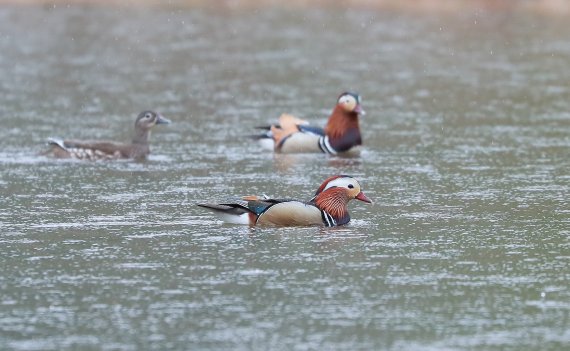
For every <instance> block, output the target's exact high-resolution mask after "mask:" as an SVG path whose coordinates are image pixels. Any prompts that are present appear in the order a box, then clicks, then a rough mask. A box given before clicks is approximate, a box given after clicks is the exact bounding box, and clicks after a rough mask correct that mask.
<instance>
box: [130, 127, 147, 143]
mask: <svg viewBox="0 0 570 351" xmlns="http://www.w3.org/2000/svg"><path fill="white" fill-rule="evenodd" d="M149 139H150V130H148V129H140V128H137V129H135V135H134V137H133V144H143V145H146V144H148V141H149Z"/></svg>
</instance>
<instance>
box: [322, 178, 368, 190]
mask: <svg viewBox="0 0 570 351" xmlns="http://www.w3.org/2000/svg"><path fill="white" fill-rule="evenodd" d="M349 185H352V188H350V187H349ZM356 186H360V185H359V184H358V182H357V181H356V180H355V179H354V178H348V177H343V178H337V179H335V180H332V181H330V182H329V183H328V184H327V186H326V187H325V189H324V190H327V189H330V188H332V187H340V188H346V189H354V188H355V187H356ZM324 190H323V191H324Z"/></svg>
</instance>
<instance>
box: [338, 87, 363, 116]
mask: <svg viewBox="0 0 570 351" xmlns="http://www.w3.org/2000/svg"><path fill="white" fill-rule="evenodd" d="M337 106H339V107H340V108H341V109H342V110H343V111H344V112H346V113H355V114H357V115H360V116H364V115H365V114H366V112H365V111H364V110H363V109H362V98H361V97H360V95H358V94H356V93H351V92H344V93H342V94H340V96H339V97H338V101H337Z"/></svg>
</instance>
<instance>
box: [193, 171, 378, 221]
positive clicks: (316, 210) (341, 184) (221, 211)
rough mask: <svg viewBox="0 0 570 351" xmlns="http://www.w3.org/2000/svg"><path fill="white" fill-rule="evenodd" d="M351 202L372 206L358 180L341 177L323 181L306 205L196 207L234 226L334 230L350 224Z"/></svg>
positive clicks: (255, 202)
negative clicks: (326, 228) (310, 226)
mask: <svg viewBox="0 0 570 351" xmlns="http://www.w3.org/2000/svg"><path fill="white" fill-rule="evenodd" d="M352 199H356V200H360V201H364V202H367V203H372V201H371V200H370V199H369V198H368V197H366V195H364V193H363V192H362V190H361V189H360V184H359V183H358V181H357V180H356V179H354V178H352V177H349V176H345V175H336V176H332V177H329V178H328V179H326V180H325V181H324V182H323V184H321V186H320V187H319V189H317V192H316V193H315V196H313V198H312V199H310V200H309V201H307V202H304V201H299V200H292V199H270V198H268V197H266V196H264V197H258V196H246V197H244V198H243V199H241V200H237V201H234V202H228V203H221V204H198V206H201V207H204V208H207V209H209V210H212V211H214V213H215V214H217V215H218V216H219V217H220V218H221V219H222V220H223V221H225V222H228V223H234V224H249V225H252V226H254V225H275V226H309V225H319V226H325V227H334V226H340V225H344V224H347V223H348V222H349V221H350V214H349V213H348V202H349V201H350V200H352Z"/></svg>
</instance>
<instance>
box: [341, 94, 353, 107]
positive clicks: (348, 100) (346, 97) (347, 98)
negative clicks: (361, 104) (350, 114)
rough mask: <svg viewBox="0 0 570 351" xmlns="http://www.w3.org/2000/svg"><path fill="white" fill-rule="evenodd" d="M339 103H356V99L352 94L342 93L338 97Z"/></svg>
mask: <svg viewBox="0 0 570 351" xmlns="http://www.w3.org/2000/svg"><path fill="white" fill-rule="evenodd" d="M338 103H339V104H347V105H348V104H357V103H358V101H357V99H355V98H354V96H352V95H343V96H341V97H340V99H338Z"/></svg>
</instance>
